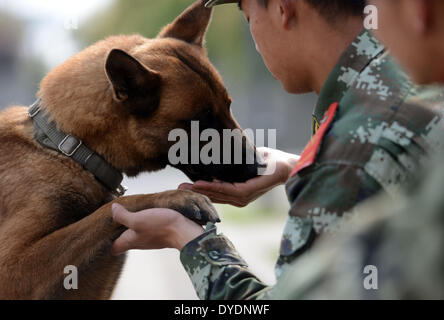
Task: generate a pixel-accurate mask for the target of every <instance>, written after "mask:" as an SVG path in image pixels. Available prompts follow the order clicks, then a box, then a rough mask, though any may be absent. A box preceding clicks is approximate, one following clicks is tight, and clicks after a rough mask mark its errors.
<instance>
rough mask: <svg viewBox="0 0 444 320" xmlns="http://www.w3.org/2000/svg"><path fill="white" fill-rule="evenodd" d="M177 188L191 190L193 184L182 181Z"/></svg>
mask: <svg viewBox="0 0 444 320" xmlns="http://www.w3.org/2000/svg"><path fill="white" fill-rule="evenodd" d="M178 189H180V190H193V185H192V184H191V183H182V184H181V185H179V187H178Z"/></svg>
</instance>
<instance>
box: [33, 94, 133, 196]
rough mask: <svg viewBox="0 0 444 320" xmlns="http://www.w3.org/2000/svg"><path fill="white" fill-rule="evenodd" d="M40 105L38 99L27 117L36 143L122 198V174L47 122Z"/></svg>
mask: <svg viewBox="0 0 444 320" xmlns="http://www.w3.org/2000/svg"><path fill="white" fill-rule="evenodd" d="M40 104H41V99H38V100H37V101H36V102H34V103H33V104H32V105H31V106H30V107H29V111H28V114H29V117H30V118H31V119H32V120H33V121H34V138H35V139H36V140H37V142H39V143H40V144H41V145H42V146H44V147H47V148H50V149H52V150H55V151H57V152H59V153H61V154H63V155H65V156H67V157H69V158H71V159H72V160H74V161H75V162H77V163H78V164H80V165H81V166H82V167H83V168H84V169H85V170H88V171H89V172H91V173H92V174H93V175H94V177H96V179H97V180H98V181H99V182H101V183H102V184H103V185H105V186H106V187H107V188H108V189H109V190H111V191H112V192H113V193H114V194H116V195H117V196H123V195H124V194H125V192H126V190H127V189H126V188H125V187H124V186H122V185H121V183H122V180H123V175H122V173H121V172H120V171H119V170H117V169H116V168H114V167H113V166H111V165H110V164H109V163H108V162H106V161H105V160H104V159H103V158H102V157H101V156H99V155H98V154H97V153H95V152H94V151H92V150H91V149H90V148H88V147H87V146H86V145H85V144H84V143H83V142H82V141H81V140H80V139H77V138H76V137H74V136H72V135H69V134H66V133H64V132H62V131H60V130H59V129H57V125H56V124H55V122H53V121H50V120H49V115H48V114H47V113H46V112H43V111H42V109H41V107H40Z"/></svg>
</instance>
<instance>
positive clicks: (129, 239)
mask: <svg viewBox="0 0 444 320" xmlns="http://www.w3.org/2000/svg"><path fill="white" fill-rule="evenodd" d="M136 241H137V234H136V232H134V230H131V229H128V230H126V231H125V232H124V233H122V235H121V236H120V237H119V238H118V239H117V240H116V241H114V243H113V247H112V254H113V255H119V254H122V253H124V252H126V251H128V250H131V249H136Z"/></svg>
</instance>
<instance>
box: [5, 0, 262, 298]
mask: <svg viewBox="0 0 444 320" xmlns="http://www.w3.org/2000/svg"><path fill="white" fill-rule="evenodd" d="M210 19H211V9H207V8H205V7H204V6H203V5H202V2H201V1H200V0H199V1H197V2H196V3H194V4H193V5H191V6H190V7H189V8H188V9H186V10H185V11H184V13H182V14H181V15H180V16H179V17H178V18H177V19H176V20H175V21H174V22H173V23H171V24H169V25H167V26H166V27H165V28H164V29H163V30H162V31H161V32H160V34H159V35H158V36H157V38H155V39H147V38H144V37H142V36H140V35H133V36H114V37H110V38H107V39H105V40H103V41H100V42H98V43H96V44H94V45H92V46H90V47H88V48H86V49H85V50H84V51H82V52H80V53H78V54H77V55H74V56H73V57H71V58H70V59H68V60H67V61H66V62H65V63H63V64H61V65H60V66H58V67H56V68H55V69H54V70H52V71H51V72H50V73H49V74H48V75H47V76H46V77H45V78H44V79H43V80H42V82H41V85H40V90H39V92H38V93H37V97H38V98H39V100H38V102H37V103H36V104H35V105H34V106H33V108H31V109H28V108H26V107H20V106H15V107H10V108H8V109H6V110H5V111H4V112H2V113H1V114H0V298H2V299H109V298H110V297H111V295H112V292H113V289H114V287H115V285H116V282H117V280H118V278H119V275H120V273H121V270H122V267H123V264H124V261H125V257H124V256H113V255H112V254H111V245H112V242H113V240H115V239H116V238H117V237H118V236H119V235H120V234H121V233H122V232H123V231H124V228H123V227H122V226H121V225H118V224H116V223H114V222H113V220H112V213H111V205H112V203H114V202H117V203H120V204H121V205H123V206H124V207H126V208H127V209H128V210H130V211H139V210H143V209H148V208H155V207H161V208H172V209H175V210H177V211H179V212H180V213H182V214H184V215H185V216H187V217H189V218H190V219H193V220H195V221H196V222H198V223H200V224H202V225H203V224H205V223H206V222H208V221H212V222H216V221H218V217H217V213H216V211H215V210H214V207H213V206H212V204H211V202H210V201H209V199H208V198H206V197H204V196H201V195H198V194H196V193H193V192H190V191H184V190H175V191H166V192H163V193H158V194H150V195H136V196H128V197H119V196H118V195H119V194H121V191H122V190H121V189H115V190H112V189H114V188H116V186H118V184H119V183H120V181H121V178H120V179H119V174H121V173H124V174H126V175H127V176H130V177H132V176H137V175H138V174H139V173H141V172H151V171H156V170H160V169H163V168H165V167H166V166H167V165H169V164H170V163H169V160H168V150H169V148H170V147H171V146H172V144H173V142H172V141H169V139H168V134H169V132H170V131H171V130H172V129H175V128H182V129H183V130H186V131H187V132H189V131H190V123H191V122H192V121H194V120H196V121H200V122H199V123H200V130H205V129H206V128H213V129H216V130H218V131H219V132H220V131H222V130H224V129H240V127H239V125H238V124H237V123H236V121H235V120H234V119H233V117H232V115H231V113H230V103H231V100H230V97H229V95H228V93H227V90H226V88H225V86H224V84H223V82H222V79H221V77H220V76H219V74H218V73H217V71H216V70H215V68H214V67H213V66H212V65H211V63H210V62H209V60H208V58H207V55H206V50H205V48H204V38H205V33H206V30H207V27H208V25H209V23H210ZM45 121H46V123H45ZM42 123H43V124H42ZM51 126H53V127H51ZM51 130H52V131H51ZM54 132H55V133H54ZM60 134H62V136H63V137H64V139H63V140H61V141H60V143H59V142H57V143H59V144H58V145H56V144H57V143H55V142H54V140H52V137H53V135H56V136H57V135H60ZM51 143H52V145H54V146H55V147H56V148H51ZM54 146H53V147H54ZM242 146H243V150H244V151H247V150H251V149H255V147H254V146H253V145H252V144H251V143H249V142H248V141H246V140H245V139H242ZM82 148H83V149H82ZM79 150H89V151H90V153H89V155H88V157H87V158H85V157H84V158H83V160H82V161H83V162H80V160H78V161H75V157H76V156H79V157H80V155H78V153H79ZM94 159H95V160H94ZM91 162H94V163H95V165H94V166H95V168H90V167H91V166H92V165H91ZM174 166H175V167H177V168H179V169H180V170H182V171H183V172H184V173H185V174H186V175H188V176H189V177H190V179H191V180H193V181H195V180H197V179H206V180H209V179H212V178H217V179H219V180H225V181H246V180H248V179H250V178H253V177H255V176H257V169H258V166H259V164H258V161H255V162H254V163H252V164H243V165H218V164H210V165H203V164H202V163H198V164H192V165H189V164H181V165H174ZM85 168H87V169H88V170H87V169H85ZM109 176H111V178H109ZM107 180H109V181H107ZM110 186H111V187H110ZM119 192H120V193H119ZM71 265H72V266H75V267H77V268H78V278H79V287H78V290H66V289H65V288H64V285H63V282H64V277H65V276H66V275H65V274H64V269H65V267H67V266H71Z"/></svg>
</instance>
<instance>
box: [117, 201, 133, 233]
mask: <svg viewBox="0 0 444 320" xmlns="http://www.w3.org/2000/svg"><path fill="white" fill-rule="evenodd" d="M112 211H113V220H114V221H115V222H117V223H120V224H121V225H124V226H126V227H128V228H130V229H132V228H133V226H134V223H133V222H134V216H135V214H134V213H133V212H129V211H128V210H126V209H125V208H124V207H122V206H121V205H120V204H118V203H113V205H112Z"/></svg>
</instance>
